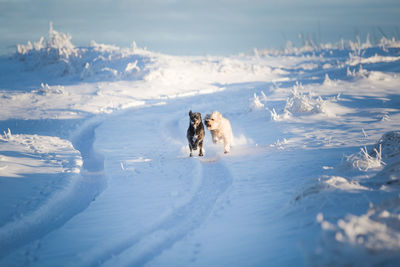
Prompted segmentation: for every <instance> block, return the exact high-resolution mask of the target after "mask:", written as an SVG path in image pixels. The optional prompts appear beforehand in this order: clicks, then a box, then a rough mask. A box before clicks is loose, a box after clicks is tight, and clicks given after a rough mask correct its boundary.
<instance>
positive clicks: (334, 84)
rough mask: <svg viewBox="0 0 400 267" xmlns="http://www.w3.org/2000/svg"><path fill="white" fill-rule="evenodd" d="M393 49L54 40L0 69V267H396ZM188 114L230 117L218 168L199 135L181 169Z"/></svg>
mask: <svg viewBox="0 0 400 267" xmlns="http://www.w3.org/2000/svg"><path fill="white" fill-rule="evenodd" d="M398 53H399V50H398V42H396V41H395V40H382V41H381V43H380V44H379V45H378V46H372V45H371V44H370V43H368V42H366V43H364V44H362V43H361V42H360V41H358V42H354V43H352V42H350V43H348V44H344V43H341V44H338V45H331V46H321V47H313V46H312V45H311V44H308V45H306V46H305V47H303V48H301V49H297V48H293V47H291V46H290V45H289V46H288V47H287V49H286V51H284V52H280V53H273V52H271V51H257V50H255V51H254V53H253V54H242V55H236V56H230V57H217V56H204V57H183V56H180V57H178V56H168V55H162V54H158V53H154V52H151V51H147V50H145V49H141V48H138V47H137V46H136V44H135V43H133V44H132V47H130V48H127V49H120V48H118V47H115V46H108V45H103V44H98V43H96V42H92V43H91V44H90V45H89V46H88V47H80V48H78V47H75V46H74V45H73V44H72V42H71V37H70V36H68V35H66V34H63V33H59V32H56V31H55V30H54V29H53V28H52V27H51V28H50V31H49V34H48V36H47V37H46V38H43V39H41V40H40V41H39V42H37V43H28V44H27V45H20V46H18V50H17V53H16V54H15V55H14V56H13V57H11V58H10V59H1V60H0V70H4V72H3V73H6V74H9V75H6V76H7V77H4V78H2V79H1V80H0V88H1V91H0V110H1V112H0V114H1V120H2V121H3V122H2V124H1V125H4V127H5V128H4V129H2V130H4V131H5V133H4V136H3V137H2V138H1V140H0V153H2V154H1V155H2V156H1V158H0V176H1V180H0V183H1V184H2V185H5V186H4V187H3V186H2V187H0V188H1V189H0V190H3V191H4V194H1V195H0V198H1V201H0V203H2V204H1V205H4V206H7V207H16V210H15V211H14V209H2V213H1V214H0V215H1V216H0V218H1V219H2V221H4V224H1V225H0V227H1V228H0V234H1V235H2V236H3V238H2V239H0V240H2V241H0V249H1V251H2V252H1V254H0V265H7V266H9V265H10V266H12V265H30V266H55V265H57V266H60V265H61V266H65V265H74V266H88V265H103V266H110V265H112V266H206V265H210V266H249V265H250V266H265V265H269V266H282V265H285V266H301V265H317V266H318V265H351V264H354V265H362V266H368V265H374V264H375V265H380V264H387V265H389V266H391V265H394V264H395V263H397V262H398V251H399V245H398V242H399V240H400V238H399V227H398V225H399V214H398V208H397V206H398V201H399V199H398V180H399V175H398V173H399V166H400V165H399V158H398V151H399V149H398V146H397V144H398V142H397V141H396V140H398V137H397V135H398V134H397V133H398V132H397V131H398V129H400V112H399V106H400V104H399V88H398V85H399V84H400V81H399V78H400V77H399V76H398V72H399V71H400V70H399V69H398ZM190 109H191V110H193V111H198V112H201V114H202V115H203V117H204V115H205V114H206V113H210V112H212V111H214V110H219V111H220V112H221V113H222V114H223V115H224V117H227V118H228V119H229V120H230V121H231V124H232V128H233V132H234V136H235V146H234V147H233V148H232V152H231V153H230V154H229V155H224V154H223V150H222V147H221V146H219V145H214V144H212V142H211V137H210V134H209V132H208V131H206V138H205V157H202V158H200V157H194V158H189V157H188V149H187V140H186V137H185V136H186V129H187V127H188V116H187V113H188V111H189V110H190ZM17 118H21V119H22V120H18V124H19V126H18V129H19V130H18V132H19V134H18V135H16V134H13V133H10V132H8V130H7V128H9V127H8V125H10V124H12V123H14V121H15V119H17ZM26 119H32V120H31V121H26ZM50 119H51V120H55V121H62V120H65V121H67V123H66V125H70V126H68V127H69V128H71V129H70V130H71V131H70V132H69V131H67V132H68V133H69V134H67V135H66V134H65V129H61V127H59V125H58V124H54V123H52V122H51V120H50ZM75 119H79V122H80V123H79V124H78V125H75V126H71V125H73V124H72V122H71V123H69V122H68V121H73V120H75ZM31 123H36V124H38V125H40V126H42V127H44V128H46V127H50V129H49V130H47V131H48V132H50V133H53V134H54V135H55V136H63V138H62V139H61V138H59V137H50V136H47V135H44V134H43V135H36V136H35V135H30V134H28V133H27V132H31V131H34V129H36V130H37V131H38V132H39V133H43V130H41V129H38V128H39V127H38V128H34V127H33V128H32V127H31V126H30V125H31ZM24 127H25V128H24ZM396 130H397V131H396ZM11 131H13V129H12V128H11ZM44 132H46V131H44ZM384 133H387V134H386V135H384V136H383V137H382V135H383V134H384ZM64 139H68V140H69V141H67V140H64ZM5 166H6V167H5ZM78 170H79V171H78ZM18 175H19V176H23V177H22V178H17V177H16V176H18ZM5 177H7V178H5ZM11 177H14V178H11ZM25 180H27V181H26V182H25ZM17 181H18V182H17ZM21 181H24V182H21ZM29 181H32V182H29ZM14 188H17V189H18V190H20V191H16V190H14ZM38 188H40V189H39V190H41V191H39V192H44V193H43V194H42V195H41V196H37V194H36V193H37V190H38ZM11 189H13V190H11ZM11 192H12V193H14V195H13V194H12V193H11ZM21 203H22V204H21ZM3 210H4V211H3ZM5 210H6V211H5ZM10 229H14V231H11V232H10V231H9V230H10Z"/></svg>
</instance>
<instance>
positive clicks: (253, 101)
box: [249, 91, 267, 111]
mask: <svg viewBox="0 0 400 267" xmlns="http://www.w3.org/2000/svg"><path fill="white" fill-rule="evenodd" d="M266 100H267V97H266V95H265V94H264V92H262V91H261V97H259V96H257V94H256V93H254V95H253V97H252V98H250V100H249V109H250V111H254V110H262V109H264V104H263V103H262V102H261V101H263V102H265V101H266Z"/></svg>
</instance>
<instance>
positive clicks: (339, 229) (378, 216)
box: [317, 198, 400, 263]
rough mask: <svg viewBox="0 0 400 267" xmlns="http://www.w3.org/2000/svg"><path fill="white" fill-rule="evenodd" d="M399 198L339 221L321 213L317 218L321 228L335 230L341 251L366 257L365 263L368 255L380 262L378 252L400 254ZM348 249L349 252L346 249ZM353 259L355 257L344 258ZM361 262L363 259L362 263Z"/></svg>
mask: <svg viewBox="0 0 400 267" xmlns="http://www.w3.org/2000/svg"><path fill="white" fill-rule="evenodd" d="M399 204H400V199H399V198H395V199H392V200H389V201H386V202H385V203H382V205H379V206H377V207H373V206H371V207H370V208H369V210H368V211H367V212H366V213H365V214H361V215H360V216H357V215H353V214H349V215H347V216H346V217H345V218H344V219H339V220H338V222H337V223H336V224H335V223H331V222H329V221H327V220H324V216H323V215H322V214H321V213H320V214H318V216H317V221H318V222H319V223H320V224H321V227H322V228H323V229H324V230H327V231H328V232H333V234H334V236H333V238H334V239H335V241H336V242H337V243H338V244H340V245H339V246H337V247H336V246H335V250H336V252H338V253H343V254H344V253H345V254H347V253H348V252H349V251H351V250H353V251H354V250H357V251H358V253H352V254H353V256H354V255H355V256H356V257H358V258H360V259H363V260H364V261H365V262H366V263H367V262H368V258H371V259H373V260H374V261H380V260H381V259H380V258H379V257H377V254H376V253H382V252H386V255H385V254H382V256H388V255H390V252H392V253H395V254H397V256H396V257H397V258H398V251H399V250H400V212H399V209H398V206H399ZM345 250H346V251H345ZM346 260H349V261H350V262H353V260H354V259H344V258H343V261H346ZM359 263H360V262H359Z"/></svg>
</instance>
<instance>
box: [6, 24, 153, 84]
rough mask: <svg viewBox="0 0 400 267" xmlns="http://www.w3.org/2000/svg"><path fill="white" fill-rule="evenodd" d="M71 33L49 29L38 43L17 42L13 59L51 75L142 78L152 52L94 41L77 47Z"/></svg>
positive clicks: (86, 77) (102, 78)
mask: <svg viewBox="0 0 400 267" xmlns="http://www.w3.org/2000/svg"><path fill="white" fill-rule="evenodd" d="M71 39H72V37H71V36H70V35H68V34H65V33H62V32H58V31H56V30H54V28H53V24H52V23H50V29H49V32H48V35H47V36H46V37H41V38H40V40H39V41H38V42H33V43H32V42H30V41H29V42H28V43H27V44H26V45H23V44H18V45H17V50H16V53H15V54H14V58H16V59H17V60H19V61H21V62H23V63H24V67H25V68H26V69H27V70H29V71H39V70H44V71H45V72H46V73H47V74H50V75H52V76H54V77H55V78H56V77H60V76H72V77H73V78H75V77H76V78H79V79H80V80H88V81H99V80H126V79H139V78H142V77H143V75H144V74H146V73H147V72H146V71H143V70H144V66H145V64H146V63H148V62H149V61H150V60H149V56H150V53H149V52H148V51H146V50H144V49H139V48H138V47H137V46H136V43H135V42H134V43H133V44H132V47H131V48H128V49H121V48H119V47H116V46H112V45H104V44H98V43H96V42H95V41H92V42H91V43H90V45H89V47H83V48H77V47H75V46H74V45H73V44H72V42H71Z"/></svg>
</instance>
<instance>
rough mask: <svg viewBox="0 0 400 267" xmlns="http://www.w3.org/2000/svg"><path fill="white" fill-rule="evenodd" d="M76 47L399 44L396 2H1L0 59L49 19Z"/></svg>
mask: <svg viewBox="0 0 400 267" xmlns="http://www.w3.org/2000/svg"><path fill="white" fill-rule="evenodd" d="M50 21H52V22H53V24H54V28H55V29H56V30H57V31H61V32H64V33H69V34H70V35H71V36H72V43H73V44H75V45H76V46H87V45H88V44H89V43H90V41H91V40H95V41H96V42H98V43H105V44H113V45H117V46H120V47H130V46H131V44H132V42H133V41H135V42H136V43H137V45H138V46H139V47H147V49H149V50H151V51H157V52H162V53H167V54H176V55H205V54H211V55H214V54H217V55H229V54H237V53H240V52H248V51H251V50H253V49H254V48H258V49H281V48H284V47H285V45H286V42H287V41H291V42H292V43H293V44H295V45H301V44H302V43H303V42H304V40H305V39H307V38H308V39H311V40H313V41H314V42H316V43H321V42H323V43H326V42H338V41H339V40H340V38H344V39H346V40H354V39H355V36H356V35H357V34H358V35H360V37H361V38H362V39H363V38H364V39H365V37H366V35H367V33H369V34H370V37H371V42H374V40H377V39H380V38H381V37H382V36H383V35H385V36H388V37H390V38H391V37H393V36H394V37H396V39H400V1H398V0H364V1H362V0H335V1H332V0H327V1H324V0H308V1H307V0H298V1H296V0H278V1H272V0H264V1H262V0H198V1H195V0H164V1H163V0H0V35H1V38H0V54H9V53H12V52H14V51H15V45H16V44H19V43H23V44H25V43H27V41H38V40H39V39H40V37H41V36H44V35H46V33H47V32H48V29H49V22H50Z"/></svg>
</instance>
